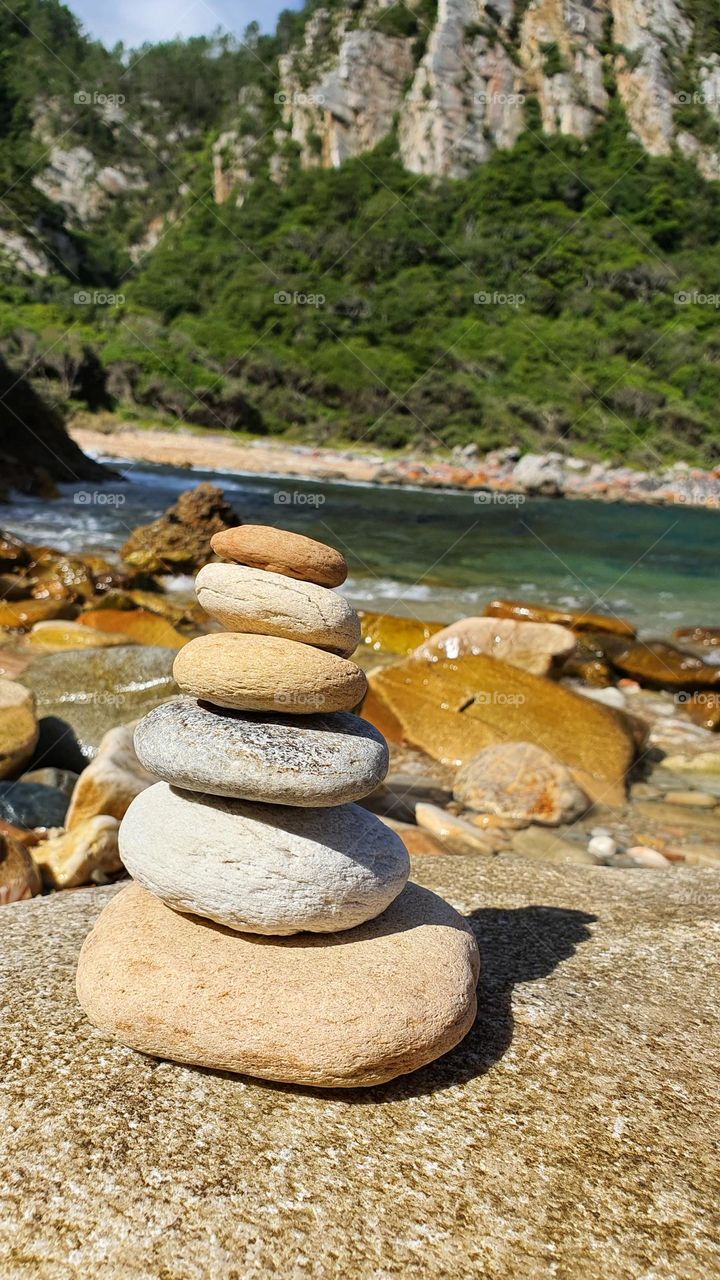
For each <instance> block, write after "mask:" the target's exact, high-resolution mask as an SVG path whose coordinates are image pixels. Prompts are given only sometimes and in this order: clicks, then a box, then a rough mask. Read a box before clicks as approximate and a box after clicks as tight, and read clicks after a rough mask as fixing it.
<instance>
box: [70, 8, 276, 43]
mask: <svg viewBox="0 0 720 1280" xmlns="http://www.w3.org/2000/svg"><path fill="white" fill-rule="evenodd" d="M65 3H66V4H67V6H68V8H69V9H71V10H72V12H73V13H74V14H75V15H76V16H77V17H78V18H79V19H80V21H81V22H82V23H83V26H84V27H85V30H86V31H87V32H88V34H89V35H91V36H95V37H96V38H97V39H98V40H102V41H103V42H104V43H105V44H106V45H108V46H110V47H112V45H114V44H115V43H116V42H117V41H118V40H122V41H123V43H124V44H126V45H128V46H130V47H134V46H136V45H139V44H142V43H143V42H144V41H145V40H171V39H172V37H173V36H176V35H182V36H197V35H203V34H205V33H209V32H211V31H214V30H215V29H216V28H217V27H222V29H223V30H224V31H231V32H233V33H234V34H236V35H242V33H243V31H244V29H245V27H246V26H247V24H248V23H249V22H259V23H260V26H261V28H262V29H263V31H272V29H273V27H274V26H275V19H276V18H277V16H278V14H279V13H280V11H281V9H298V8H300V0H65Z"/></svg>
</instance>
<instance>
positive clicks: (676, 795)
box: [665, 791, 718, 809]
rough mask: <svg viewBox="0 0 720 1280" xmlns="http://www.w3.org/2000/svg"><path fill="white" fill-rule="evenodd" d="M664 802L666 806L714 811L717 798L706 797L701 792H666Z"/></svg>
mask: <svg viewBox="0 0 720 1280" xmlns="http://www.w3.org/2000/svg"><path fill="white" fill-rule="evenodd" d="M665 800H666V801H667V803H668V804H681V805H686V806H687V808H688V809H714V808H715V807H716V805H717V803H718V801H717V796H708V795H705V794H704V792H702V791H667V792H666V793H665Z"/></svg>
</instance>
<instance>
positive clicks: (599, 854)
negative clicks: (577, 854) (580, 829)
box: [588, 836, 618, 858]
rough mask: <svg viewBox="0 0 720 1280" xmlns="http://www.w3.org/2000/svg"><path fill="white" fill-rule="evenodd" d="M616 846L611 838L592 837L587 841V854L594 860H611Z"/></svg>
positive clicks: (615, 851)
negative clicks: (594, 858) (591, 855)
mask: <svg viewBox="0 0 720 1280" xmlns="http://www.w3.org/2000/svg"><path fill="white" fill-rule="evenodd" d="M617 849H618V847H617V844H616V842H615V841H614V840H613V838H612V836H592V837H591V838H590V840H588V853H591V854H593V856H594V857H596V858H612V856H613V854H615V853H617Z"/></svg>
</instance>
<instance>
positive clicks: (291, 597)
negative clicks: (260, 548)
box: [195, 564, 360, 658]
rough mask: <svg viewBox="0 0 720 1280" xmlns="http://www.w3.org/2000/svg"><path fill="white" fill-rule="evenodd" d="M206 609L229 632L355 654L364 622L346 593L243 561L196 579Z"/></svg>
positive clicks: (209, 568)
mask: <svg viewBox="0 0 720 1280" xmlns="http://www.w3.org/2000/svg"><path fill="white" fill-rule="evenodd" d="M195 591H196V594H197V598H198V600H199V602H200V604H201V605H202V607H203V609H204V610H205V612H206V613H209V615H210V617H211V618H215V620H216V621H217V622H220V623H222V625H223V626H224V627H226V628H227V629H228V630H229V631H242V632H248V633H251V634H255V635H265V636H278V637H279V638H280V639H283V640H298V641H300V642H301V643H302V644H311V645H315V646H316V648H318V649H329V650H331V652H333V653H338V654H340V655H341V656H342V657H346V658H349V657H350V655H351V654H352V653H354V652H355V650H356V649H357V647H358V644H359V642H360V620H359V618H358V615H357V614H356V612H355V610H354V609H353V608H352V606H351V605H350V604H349V603H348V601H347V600H346V599H345V597H344V596H340V595H338V594H337V592H335V591H328V589H327V588H326V587H319V586H316V585H315V583H312V582H303V583H302V584H298V582H297V581H295V580H294V579H293V578H288V577H286V576H285V575H283V574H280V573H268V572H266V571H265V570H263V569H248V568H246V567H245V566H244V565H239V564H208V565H206V566H205V568H204V569H201V570H200V573H199V574H198V576H197V579H196V582H195Z"/></svg>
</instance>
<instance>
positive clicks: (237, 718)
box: [135, 698, 389, 808]
mask: <svg viewBox="0 0 720 1280" xmlns="http://www.w3.org/2000/svg"><path fill="white" fill-rule="evenodd" d="M135 751H136V753H137V756H138V759H139V760H140V762H141V764H142V765H143V767H144V768H145V769H147V770H148V771H149V772H150V773H152V774H154V775H155V777H157V778H161V779H162V780H163V782H169V783H170V784H171V785H172V786H174V787H182V788H183V789H184V790H186V791H202V792H206V793H208V794H209V795H215V796H230V797H232V798H233V799H242V800H259V801H261V802H262V803H264V804H286V805H293V806H296V805H297V806H300V807H304V808H312V807H318V808H324V807H326V806H328V805H337V804H346V803H347V802H348V801H350V800H360V799H361V798H362V797H363V796H367V795H370V793H371V792H372V791H374V790H375V789H376V787H378V786H379V785H380V783H381V782H382V780H383V778H384V777H385V775H386V773H387V771H388V765H389V756H388V749H387V743H386V742H385V739H384V738H383V736H382V734H381V733H379V732H378V730H377V729H376V728H374V726H373V725H371V724H369V723H368V721H367V720H362V719H361V718H360V716H354V715H352V713H351V712H349V711H337V712H335V713H334V714H331V715H327V716H283V715H274V714H272V713H271V712H260V711H259V712H252V711H229V710H225V709H223V708H220V707H213V706H211V705H209V704H208V703H203V702H197V701H195V699H193V698H178V699H175V700H174V701H172V702H166V703H164V704H163V706H161V707H156V709H155V710H154V711H152V712H151V713H150V715H147V716H145V717H144V718H143V719H142V720H141V721H140V724H139V725H138V726H137V728H136V730H135Z"/></svg>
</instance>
